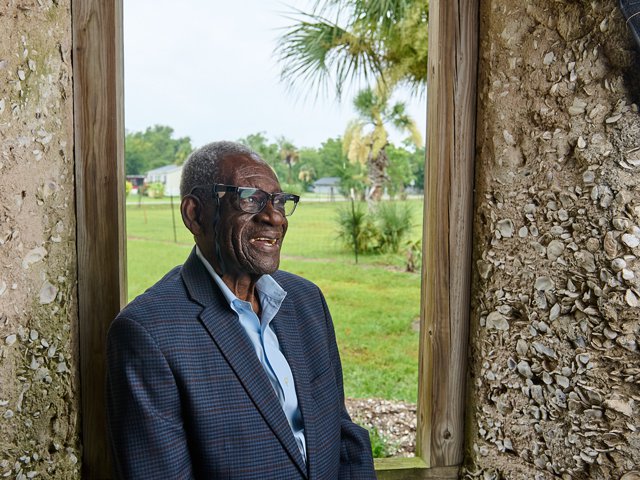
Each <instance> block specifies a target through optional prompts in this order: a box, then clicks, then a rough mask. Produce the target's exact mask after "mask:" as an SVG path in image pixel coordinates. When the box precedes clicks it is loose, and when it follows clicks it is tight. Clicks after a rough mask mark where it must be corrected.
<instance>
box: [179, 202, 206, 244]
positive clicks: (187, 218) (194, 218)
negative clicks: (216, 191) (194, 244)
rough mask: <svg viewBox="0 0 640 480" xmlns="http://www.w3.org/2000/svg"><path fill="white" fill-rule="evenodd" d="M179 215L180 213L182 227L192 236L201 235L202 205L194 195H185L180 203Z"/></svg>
mask: <svg viewBox="0 0 640 480" xmlns="http://www.w3.org/2000/svg"><path fill="white" fill-rule="evenodd" d="M180 213H182V222H183V223H184V226H185V227H187V228H188V229H189V231H190V232H191V233H192V234H193V235H194V236H196V237H197V236H198V235H200V234H201V233H202V231H203V230H202V222H201V219H200V216H201V215H202V203H201V202H200V199H199V198H198V197H196V196H195V195H186V196H184V197H183V198H182V202H181V203H180Z"/></svg>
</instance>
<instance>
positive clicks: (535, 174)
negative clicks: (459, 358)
mask: <svg viewBox="0 0 640 480" xmlns="http://www.w3.org/2000/svg"><path fill="white" fill-rule="evenodd" d="M480 10H481V11H480V16H481V19H480V21H481V32H480V63H479V77H478V78H479V84H478V95H479V96H478V130H477V134H478V143H477V147H478V163H477V165H476V187H477V190H476V198H475V224H474V246H475V248H474V279H473V294H472V296H473V298H472V301H473V304H472V331H471V337H470V344H471V348H470V355H471V357H470V358H471V361H470V362H469V364H470V379H469V389H468V390H469V402H470V403H469V404H470V407H469V415H468V418H467V427H468V437H467V438H468V442H467V449H468V451H467V461H466V469H465V476H466V478H482V479H492V478H508V479H552V478H567V479H569V478H571V479H609V478H615V479H618V478H621V477H623V475H625V474H626V476H625V477H624V478H625V480H626V479H631V478H634V479H636V478H640V472H638V471H640V467H639V466H640V388H639V384H640V355H639V349H638V343H639V342H640V309H639V305H640V260H639V259H638V256H639V255H640V246H639V245H640V113H638V102H639V101H640V96H639V95H638V89H640V60H639V55H638V54H637V53H636V51H635V49H634V45H633V44H632V40H631V36H630V34H629V33H628V31H627V29H626V25H625V22H624V19H623V18H622V16H621V14H620V12H619V11H618V8H617V1H614V0H610V1H593V2H587V1H581V0H574V1H566V2H557V1H550V0H534V1H531V2H522V1H519V0H501V1H497V0H487V1H482V2H481V9H480ZM634 88H635V91H634ZM631 472H634V473H631ZM634 475H638V476H634Z"/></svg>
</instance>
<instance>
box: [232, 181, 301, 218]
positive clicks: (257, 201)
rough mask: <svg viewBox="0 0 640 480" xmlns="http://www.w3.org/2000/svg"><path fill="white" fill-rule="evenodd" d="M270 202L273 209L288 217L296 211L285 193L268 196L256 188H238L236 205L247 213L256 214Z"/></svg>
mask: <svg viewBox="0 0 640 480" xmlns="http://www.w3.org/2000/svg"><path fill="white" fill-rule="evenodd" d="M269 200H271V201H272V203H273V208H275V209H276V210H278V211H279V212H280V213H282V214H283V215H284V216H286V217H288V216H289V215H291V214H292V213H293V211H294V210H295V209H296V202H295V201H294V200H293V199H292V198H289V194H287V193H273V194H269V193H267V192H265V191H263V190H260V189H257V188H239V189H238V203H239V205H240V208H241V209H242V210H243V211H244V212H247V213H258V212H261V211H262V209H263V208H264V207H265V206H266V205H267V202H268V201H269Z"/></svg>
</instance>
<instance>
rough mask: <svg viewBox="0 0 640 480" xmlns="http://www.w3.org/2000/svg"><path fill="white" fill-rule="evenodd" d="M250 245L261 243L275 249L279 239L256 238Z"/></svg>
mask: <svg viewBox="0 0 640 480" xmlns="http://www.w3.org/2000/svg"><path fill="white" fill-rule="evenodd" d="M249 242H250V243H252V244H255V243H260V244H263V245H268V246H271V247H273V246H274V245H275V244H276V243H277V242H278V239H277V238H269V237H255V238H252V239H251V240H249Z"/></svg>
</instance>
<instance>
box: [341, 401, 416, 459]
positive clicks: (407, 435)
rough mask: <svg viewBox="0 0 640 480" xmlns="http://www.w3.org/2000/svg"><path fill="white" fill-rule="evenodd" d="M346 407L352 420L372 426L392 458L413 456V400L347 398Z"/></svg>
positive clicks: (414, 434)
mask: <svg viewBox="0 0 640 480" xmlns="http://www.w3.org/2000/svg"><path fill="white" fill-rule="evenodd" d="M346 404H347V410H348V411H349V414H350V415H351V417H352V418H353V420H354V421H355V422H357V423H358V424H360V425H363V426H366V427H368V428H372V427H375V428H376V429H377V430H378V434H379V435H380V436H381V437H382V438H383V439H384V440H385V443H386V444H387V446H388V448H389V453H390V455H391V456H394V457H413V456H414V455H415V449H416V405H415V403H405V402H396V401H390V400H381V399H378V398H365V399H353V398H347V399H346Z"/></svg>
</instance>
